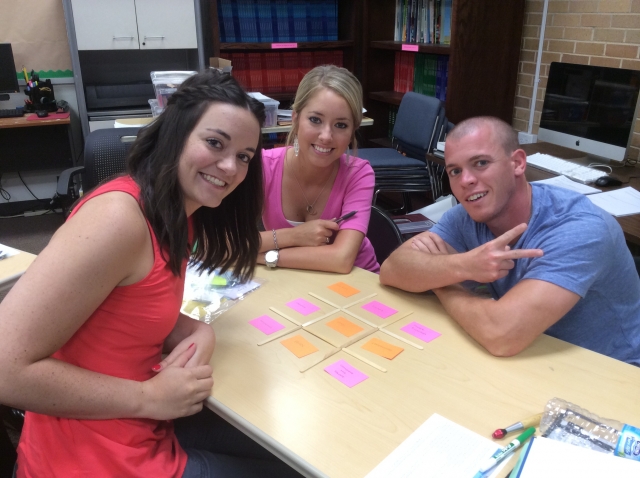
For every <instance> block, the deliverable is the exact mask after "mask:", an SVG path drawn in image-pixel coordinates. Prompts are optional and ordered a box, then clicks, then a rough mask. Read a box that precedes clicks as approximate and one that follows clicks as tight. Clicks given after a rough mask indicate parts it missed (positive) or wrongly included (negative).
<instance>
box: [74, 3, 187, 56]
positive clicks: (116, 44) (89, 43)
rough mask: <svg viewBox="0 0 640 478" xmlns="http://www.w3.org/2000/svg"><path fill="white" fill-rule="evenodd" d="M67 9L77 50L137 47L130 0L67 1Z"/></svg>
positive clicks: (136, 33)
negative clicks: (70, 14) (71, 10)
mask: <svg viewBox="0 0 640 478" xmlns="http://www.w3.org/2000/svg"><path fill="white" fill-rule="evenodd" d="M71 8H72V9H73V22H74V24H75V27H76V41H77V42H78V50H137V49H139V48H140V46H139V45H138V26H137V24H136V7H135V4H134V0H109V1H104V0H71ZM192 10H193V8H192Z"/></svg>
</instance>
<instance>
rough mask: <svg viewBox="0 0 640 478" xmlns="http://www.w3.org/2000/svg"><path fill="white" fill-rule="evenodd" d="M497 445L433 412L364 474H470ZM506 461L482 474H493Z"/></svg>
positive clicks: (451, 477) (464, 477)
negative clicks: (489, 471)
mask: <svg viewBox="0 0 640 478" xmlns="http://www.w3.org/2000/svg"><path fill="white" fill-rule="evenodd" d="M498 448H500V447H499V445H496V444H495V443H494V442H492V441H491V440H489V439H487V438H484V437H483V436H480V435H478V434H477V433H475V432H472V431H471V430H468V429H466V428H464V427H463V426H461V425H458V424H457V423H454V422H452V421H450V420H447V419H446V418H444V417H442V416H440V415H438V414H433V415H431V417H429V419H428V420H427V421H426V422H424V423H423V424H422V425H420V427H419V428H418V429H417V430H416V431H415V432H413V433H412V434H411V435H410V436H409V438H407V439H406V440H405V441H403V442H402V443H401V444H400V446H399V447H398V448H396V449H395V450H393V452H391V454H390V455H389V456H387V457H386V458H385V459H384V460H382V462H381V463H380V464H379V465H378V466H376V467H375V468H374V469H373V470H372V471H371V472H370V473H369V474H368V475H367V476H366V478H388V477H390V476H393V477H394V478H413V477H415V478H424V477H425V476H446V477H448V478H457V477H460V478H471V477H473V476H474V475H475V474H476V472H477V471H478V469H479V468H480V466H481V465H482V464H483V463H484V462H485V461H486V460H487V458H488V457H490V456H491V455H492V454H493V453H495V451H496V450H497V449H498ZM507 461H508V460H505V461H503V462H502V463H500V464H499V465H498V466H497V467H496V468H495V469H494V470H493V471H492V472H491V473H490V474H486V475H485V477H494V476H497V474H498V472H499V471H500V470H502V468H504V466H505V465H506V463H507ZM567 476H569V475H567Z"/></svg>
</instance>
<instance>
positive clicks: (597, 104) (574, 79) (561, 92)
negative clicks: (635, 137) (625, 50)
mask: <svg viewBox="0 0 640 478" xmlns="http://www.w3.org/2000/svg"><path fill="white" fill-rule="evenodd" d="M639 90H640V71H633V70H625V69H622V68H605V67H601V66H589V65H573V64H569V63H558V62H553V63H551V67H550V68H549V78H548V81H547V90H546V94H545V97H544V105H543V107H542V116H541V118H540V128H539V130H538V140H539V141H545V142H548V143H553V144H557V145H560V146H565V147H567V148H571V149H576V150H578V151H582V152H584V153H587V154H588V155H590V156H596V157H598V158H604V159H607V160H610V161H620V162H621V161H624V158H625V152H626V149H627V147H628V146H629V141H630V139H631V135H632V134H633V123H634V119H635V117H636V115H637V113H636V108H637V105H638V91H639Z"/></svg>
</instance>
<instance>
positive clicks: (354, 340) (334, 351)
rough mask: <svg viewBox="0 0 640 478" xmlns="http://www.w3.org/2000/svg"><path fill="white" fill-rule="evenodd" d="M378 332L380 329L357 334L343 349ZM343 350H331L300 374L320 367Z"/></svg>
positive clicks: (339, 348)
mask: <svg viewBox="0 0 640 478" xmlns="http://www.w3.org/2000/svg"><path fill="white" fill-rule="evenodd" d="M377 331H378V329H371V330H369V331H365V333H363V334H357V335H354V336H353V337H352V338H351V339H349V340H347V342H345V343H344V344H343V345H342V348H344V347H349V346H350V345H353V344H355V343H356V342H358V341H359V340H361V339H363V338H365V337H367V336H369V335H371V334H373V333H374V332H377ZM309 332H311V331H310V330H309ZM314 335H315V334H314ZM323 340H324V339H323ZM342 348H341V347H338V348H336V349H334V350H329V351H328V352H327V353H325V354H324V357H322V358H321V359H320V360H318V361H316V362H315V363H313V364H311V365H309V366H307V367H305V368H303V369H302V370H300V372H301V373H302V372H306V371H307V370H309V369H310V368H313V367H315V366H316V365H318V364H319V363H321V362H323V361H325V360H326V359H328V358H329V357H331V356H332V355H335V354H337V353H338V352H340V351H341V350H342Z"/></svg>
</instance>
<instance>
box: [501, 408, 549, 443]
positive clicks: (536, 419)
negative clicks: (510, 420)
mask: <svg viewBox="0 0 640 478" xmlns="http://www.w3.org/2000/svg"><path fill="white" fill-rule="evenodd" d="M541 417H542V413H538V414H537V415H534V416H532V417H529V418H527V419H526V420H522V421H521V422H518V423H514V424H513V425H510V426H508V427H507V428H498V429H497V430H496V431H495V432H493V434H492V435H491V436H492V437H493V438H495V439H497V440H499V439H500V438H504V437H505V436H506V435H507V433H511V432H515V431H518V430H522V429H523V428H529V427H537V426H538V425H539V424H540V418H541Z"/></svg>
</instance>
